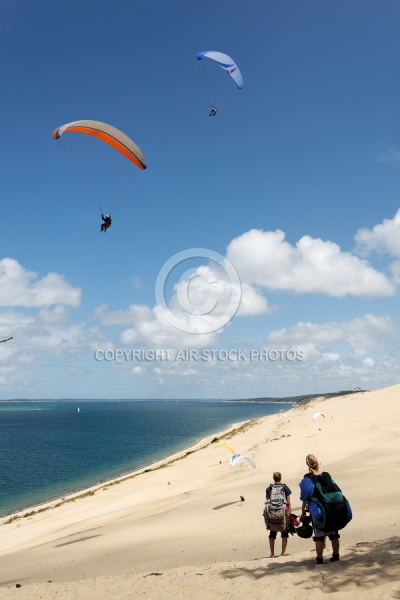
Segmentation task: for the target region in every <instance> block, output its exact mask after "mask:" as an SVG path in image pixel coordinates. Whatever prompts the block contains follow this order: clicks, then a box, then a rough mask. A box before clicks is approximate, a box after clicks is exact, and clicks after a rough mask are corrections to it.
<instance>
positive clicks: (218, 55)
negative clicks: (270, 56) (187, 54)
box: [197, 50, 244, 117]
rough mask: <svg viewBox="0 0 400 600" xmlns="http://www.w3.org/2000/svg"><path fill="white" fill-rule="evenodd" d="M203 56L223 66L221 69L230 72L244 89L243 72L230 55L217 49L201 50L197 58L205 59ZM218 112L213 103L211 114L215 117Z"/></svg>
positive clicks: (237, 84)
mask: <svg viewBox="0 0 400 600" xmlns="http://www.w3.org/2000/svg"><path fill="white" fill-rule="evenodd" d="M203 58H208V59H210V60H212V61H214V62H215V63H216V64H217V65H219V66H220V67H221V69H223V70H224V71H225V72H226V73H228V75H230V77H231V78H232V79H233V81H234V82H235V84H236V86H237V87H238V88H239V90H241V89H242V87H243V86H244V81H243V77H242V74H241V72H240V70H239V67H238V66H237V64H236V63H235V61H234V60H233V59H232V58H231V57H230V56H228V55H227V54H224V53H223V52H217V51H215V50H205V51H204V52H199V53H198V54H197V60H203ZM216 114H217V108H216V106H214V105H213V106H211V110H210V114H209V116H210V117H215V115H216Z"/></svg>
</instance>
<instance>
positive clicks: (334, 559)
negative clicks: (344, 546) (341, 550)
mask: <svg viewBox="0 0 400 600" xmlns="http://www.w3.org/2000/svg"><path fill="white" fill-rule="evenodd" d="M329 560H330V562H336V561H337V560H340V558H339V554H336V553H335V552H333V554H332V558H330V559H329Z"/></svg>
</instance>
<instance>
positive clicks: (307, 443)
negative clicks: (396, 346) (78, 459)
mask: <svg viewBox="0 0 400 600" xmlns="http://www.w3.org/2000/svg"><path fill="white" fill-rule="evenodd" d="M317 411H321V412H323V413H324V414H325V418H320V419H318V420H317V421H313V420H312V415H313V414H314V413H315V412H317ZM215 437H218V439H219V441H220V442H221V441H222V442H226V443H228V444H229V445H230V446H232V447H233V448H234V449H235V450H236V451H237V452H241V453H244V454H248V455H250V456H252V457H253V458H254V460H255V461H256V464H257V468H256V469H253V468H252V467H251V466H250V465H249V464H248V463H247V462H245V461H243V462H241V463H239V464H238V465H236V466H235V467H234V468H231V467H229V465H228V460H229V457H230V453H229V451H228V450H226V449H223V448H220V449H215V445H216V443H215V442H214V443H212V440H214V438H215ZM310 452H311V453H313V454H315V455H316V456H317V457H318V458H319V460H320V461H321V463H322V466H323V468H324V469H325V470H327V471H329V472H330V473H331V474H332V475H333V477H334V478H335V480H336V481H337V482H338V483H339V485H340V486H341V487H342V489H343V491H344V493H345V494H346V496H347V497H348V499H349V500H350V502H351V506H352V509H353V514H354V518H353V521H352V522H351V523H350V524H349V525H348V526H347V527H346V528H345V529H344V530H343V531H342V532H341V533H342V535H341V560H340V562H338V563H329V560H328V558H329V556H330V547H329V543H328V547H327V549H326V563H325V564H324V565H320V566H316V565H315V551H314V544H313V542H312V540H303V539H300V538H299V537H298V536H293V537H290V539H289V543H288V549H287V552H288V556H285V557H279V558H274V559H269V558H267V557H268V556H269V547H268V537H267V532H266V530H265V527H264V523H263V518H262V509H263V505H264V494H265V487H266V486H267V485H268V484H269V483H270V482H271V477H272V472H273V471H274V470H279V471H281V472H282V473H283V476H284V481H285V482H286V483H287V484H288V485H289V487H290V488H291V489H292V492H293V493H292V507H293V511H294V512H296V511H299V509H300V500H299V487H298V483H299V481H300V479H301V478H302V475H303V474H304V473H305V472H306V470H307V468H306V465H305V456H306V454H308V453H310ZM399 457H400V385H396V386H393V387H390V388H386V389H382V390H375V391H371V392H363V393H358V394H350V395H348V396H342V397H338V398H331V399H329V400H322V399H315V400H312V401H311V402H309V403H307V404H305V405H298V406H296V407H295V408H294V409H292V410H290V411H287V412H286V413H280V414H277V415H273V416H270V417H264V418H262V419H257V420H255V421H252V422H249V423H246V424H238V425H237V426H236V427H234V428H230V429H229V430H227V431H226V432H221V433H220V434H217V435H214V436H210V437H209V438H206V439H204V440H202V441H201V442H199V443H198V444H196V446H194V447H193V448H191V449H189V450H186V451H184V452H181V453H178V454H176V455H174V456H173V457H170V458H169V459H165V460H164V461H160V462H159V463H156V464H154V465H152V466H151V467H150V468H149V469H147V470H143V471H142V472H140V473H137V474H135V476H132V477H125V478H122V480H121V481H120V482H119V483H118V482H117V481H114V482H109V483H108V484H102V485H101V486H98V487H96V488H92V490H91V492H94V493H93V495H85V496H84V495H83V494H82V493H81V494H78V495H80V496H83V497H80V498H78V499H76V500H75V501H74V502H64V503H61V505H60V506H58V507H55V504H56V503H55V502H53V503H49V504H48V505H47V506H44V507H43V508H46V507H47V508H48V510H44V511H42V512H39V510H40V507H35V513H34V514H32V515H31V516H29V517H25V518H22V515H24V514H26V513H28V512H29V511H28V510H27V511H22V512H21V514H20V515H19V516H20V517H21V518H17V519H15V520H13V521H12V522H11V523H6V521H7V520H8V519H3V524H2V526H1V527H0V564H1V578H0V599H1V598H13V597H14V596H15V597H17V595H18V598H19V599H28V598H29V599H35V598H43V599H47V598H48V599H50V598H51V599H53V598H55V597H56V598H58V599H61V600H64V599H70V598H71V599H72V598H74V599H75V598H77V599H79V598H85V599H88V600H91V599H97V598H98V599H108V598H118V599H119V600H123V599H128V598H132V599H133V598H136V597H138V596H143V597H147V598H151V599H153V598H154V599H157V598H160V599H162V598H165V599H167V598H174V599H177V598H189V597H190V598H204V596H205V594H207V598H218V599H228V598H229V599H232V598H236V597H239V595H240V597H251V598H252V599H257V598H263V599H265V598H266V597H268V595H269V594H271V593H272V594H274V596H278V597H280V596H282V597H285V598H286V599H292V598H293V599H294V598H309V597H311V596H312V597H313V598H314V597H315V596H318V595H322V594H325V593H327V592H336V595H335V598H338V599H339V600H342V599H345V598H349V599H350V598H358V597H359V598H365V596H366V594H368V595H369V597H370V598H372V599H373V598H399V599H400V512H399V511H400V509H399V503H398V500H397V499H398V497H399V492H400V470H399V464H400V459H399ZM144 471H147V472H144ZM241 495H242V496H243V497H244V498H245V501H244V502H241V501H240V496H241ZM276 550H278V551H280V539H279V537H278V540H277V548H276ZM50 582H51V583H50ZM16 584H20V586H21V587H18V588H16Z"/></svg>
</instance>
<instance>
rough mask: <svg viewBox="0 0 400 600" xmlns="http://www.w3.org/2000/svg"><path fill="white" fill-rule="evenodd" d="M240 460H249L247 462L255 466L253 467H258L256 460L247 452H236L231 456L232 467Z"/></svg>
mask: <svg viewBox="0 0 400 600" xmlns="http://www.w3.org/2000/svg"><path fill="white" fill-rule="evenodd" d="M240 460H247V462H248V463H249V464H250V465H251V466H252V467H253V469H255V468H256V463H255V460H254V459H253V458H251V456H246V455H245V454H234V455H233V456H231V458H230V460H229V465H230V466H231V467H234V466H235V465H236V464H237V463H238V462H239V461H240Z"/></svg>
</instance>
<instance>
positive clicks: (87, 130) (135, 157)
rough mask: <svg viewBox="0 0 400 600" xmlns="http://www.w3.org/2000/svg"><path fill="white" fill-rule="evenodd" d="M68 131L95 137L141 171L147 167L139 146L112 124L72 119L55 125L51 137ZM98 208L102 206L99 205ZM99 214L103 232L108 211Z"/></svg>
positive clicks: (107, 227) (56, 136)
mask: <svg viewBox="0 0 400 600" xmlns="http://www.w3.org/2000/svg"><path fill="white" fill-rule="evenodd" d="M68 132H75V133H81V134H84V135H88V136H92V137H94V138H97V139H98V140H101V141H102V142H105V143H106V144H107V145H108V146H111V147H112V148H114V149H115V150H116V151H117V152H119V153H120V154H122V155H123V156H125V157H126V158H127V159H128V160H130V161H131V162H132V163H133V164H134V165H136V166H137V167H138V168H139V169H141V170H142V171H143V170H144V169H146V168H147V163H146V159H145V157H144V155H143V153H142V151H141V149H140V148H139V146H137V145H136V144H135V142H134V141H133V140H131V139H130V138H129V137H128V136H127V135H126V134H125V133H123V132H122V131H120V130H119V129H117V128H116V127H113V126H112V125H108V124H107V123H102V122H101V121H90V120H86V121H72V122H71V123H66V124H65V125H61V127H57V129H55V130H54V131H53V133H52V137H53V139H55V140H58V139H60V138H61V136H62V135H63V134H64V133H68ZM78 146H79V144H78ZM86 158H87V155H86V154H85V156H84V159H85V160H86ZM101 170H103V169H102V167H101V166H100V167H99V169H98V171H101ZM97 186H98V181H97V173H96V187H97ZM114 200H115V198H114ZM108 201H109V200H108ZM100 208H102V207H101V206H100ZM101 216H102V219H103V223H102V226H101V231H102V232H104V233H105V232H106V231H107V229H109V228H110V227H111V216H110V211H108V214H107V215H106V216H105V217H104V215H103V214H102V215H101Z"/></svg>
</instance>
